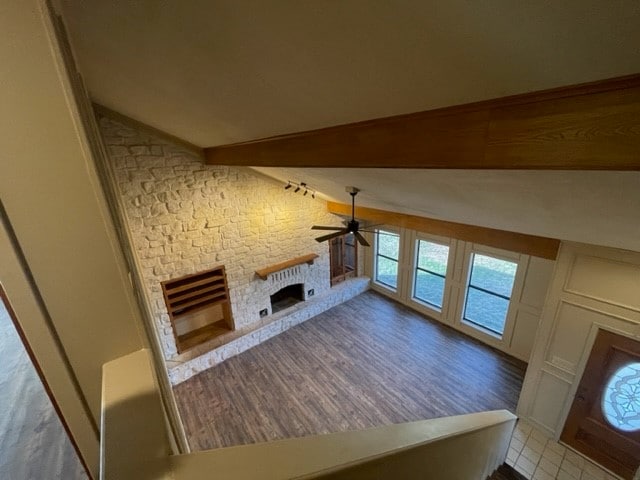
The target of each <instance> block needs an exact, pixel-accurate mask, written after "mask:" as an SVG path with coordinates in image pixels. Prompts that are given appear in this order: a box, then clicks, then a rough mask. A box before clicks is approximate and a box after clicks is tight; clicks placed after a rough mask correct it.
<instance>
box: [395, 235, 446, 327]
mask: <svg viewBox="0 0 640 480" xmlns="http://www.w3.org/2000/svg"><path fill="white" fill-rule="evenodd" d="M408 237H409V242H410V246H411V248H410V250H408V252H409V254H410V258H411V266H410V269H409V284H408V288H407V289H406V290H405V291H406V301H407V304H408V305H410V306H411V308H414V309H415V310H418V311H419V312H421V313H424V314H425V315H427V316H429V317H431V318H435V319H436V320H439V321H441V322H444V319H446V318H447V317H448V315H447V314H448V311H449V306H450V299H451V278H452V277H453V270H454V263H455V254H456V246H457V245H456V243H457V242H456V240H455V239H453V238H447V237H441V236H438V235H431V234H428V233H422V232H415V231H412V232H411V234H410V235H408ZM419 240H424V241H427V242H431V243H436V244H438V245H445V246H447V247H449V256H448V258H447V271H446V272H445V279H444V295H443V297H442V308H441V309H437V308H436V307H435V306H434V305H431V304H429V303H427V302H423V301H421V300H420V299H417V298H415V296H414V294H415V291H414V290H415V274H416V269H417V267H418V241H419Z"/></svg>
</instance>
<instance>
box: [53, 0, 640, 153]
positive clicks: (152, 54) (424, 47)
mask: <svg viewBox="0 0 640 480" xmlns="http://www.w3.org/2000/svg"><path fill="white" fill-rule="evenodd" d="M58 2H59V3H61V4H62V9H63V13H64V17H65V21H66V24H67V27H68V30H69V33H70V36H71V39H72V43H73V46H74V48H75V52H76V55H77V60H78V63H79V64H80V68H81V71H82V73H83V75H84V77H85V81H86V83H87V86H88V88H89V90H90V92H91V95H92V96H93V98H94V99H95V100H96V101H97V102H98V103H101V104H103V105H105V106H106V107H109V108H111V109H113V110H116V111H118V112H120V113H123V114H125V115H128V116H130V117H132V118H135V119H136V120H140V121H142V122H144V123H147V124H149V125H152V126H154V127H157V128H159V129H161V130H164V131H166V132H169V133H171V134H173V135H175V136H178V137H180V138H183V139H185V140H188V141H190V142H192V143H194V144H196V145H199V146H203V147H208V146H214V145H220V144H227V143H233V142H239V141H245V140H252V139H256V138H262V137H266V136H271V135H276V134H283V133H292V132H297V131H302V130H308V129H314V128H319V127H325V126H329V125H338V124H343V123H350V122H355V121H358V120H368V119H372V118H377V117H384V116H389V115H396V114H401V113H408V112H416V111H421V110H427V109H431V108H436V107H442V106H447V105H454V104H461V103H467V102H471V101H476V100H483V99H489V98H496V97H501V96H505V95H509V94H515V93H522V92H527V91H532V90H540V89H545V88H551V87H556V86H561V85H569V84H575V83H580V82H586V81H592V80H598V79H602V78H609V77H614V76H619V75H625V74H631V73H637V72H639V71H640V48H639V46H640V2H638V1H637V0H619V1H611V0H561V1H558V0H518V1H513V0H491V1H477V0H438V1H436V0H430V1H429V0H333V1H331V0H184V1H158V0H137V1H130V0H126V1H125V0H109V1H105V0H58Z"/></svg>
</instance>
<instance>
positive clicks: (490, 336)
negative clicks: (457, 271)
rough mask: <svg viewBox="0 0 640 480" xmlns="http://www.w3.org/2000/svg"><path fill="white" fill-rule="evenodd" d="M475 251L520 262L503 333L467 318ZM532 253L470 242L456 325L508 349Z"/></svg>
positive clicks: (457, 304)
mask: <svg viewBox="0 0 640 480" xmlns="http://www.w3.org/2000/svg"><path fill="white" fill-rule="evenodd" d="M474 253H477V254H480V255H487V256H490V257H494V258H497V259H500V260H506V261H509V262H514V263H515V264H516V265H517V270H516V275H515V278H514V280H513V289H512V291H511V298H510V300H509V308H508V310H507V317H506V319H505V323H504V332H503V334H502V336H499V335H498V334H496V333H494V332H491V331H489V330H485V329H483V328H482V327H480V326H477V325H475V324H472V323H470V322H468V321H466V320H464V318H463V317H464V309H465V302H466V296H467V288H468V285H469V275H470V273H471V258H472V255H473V254H474ZM527 262H528V255H523V254H519V253H516V252H510V251H507V250H500V249H497V248H492V247H487V246H484V245H478V244H473V243H468V244H466V246H465V249H464V253H463V265H462V275H461V278H460V288H459V298H458V301H457V302H456V313H455V317H454V318H455V325H456V327H457V328H458V329H459V330H460V331H462V332H464V333H466V334H467V335H469V336H471V337H474V338H477V339H478V340H481V341H482V342H484V343H487V344H489V345H492V346H495V347H497V348H499V349H501V350H508V348H509V346H510V345H511V339H512V337H513V332H514V329H515V320H516V313H517V310H518V299H519V298H520V296H521V293H522V288H523V286H524V280H525V275H526V270H527V268H526V267H527Z"/></svg>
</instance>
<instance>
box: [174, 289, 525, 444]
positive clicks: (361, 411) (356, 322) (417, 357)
mask: <svg viewBox="0 0 640 480" xmlns="http://www.w3.org/2000/svg"><path fill="white" fill-rule="evenodd" d="M525 368H526V364H525V363H524V362H521V361H520V360H517V359H515V358H512V357H509V356H507V355H505V354H503V353H501V352H498V351H496V350H494V349H492V348H490V347H487V346H485V345H483V344H482V343H480V342H478V341H476V340H474V339H472V338H470V337H467V336H465V335H463V334H461V333H459V332H457V331H455V330H453V329H451V328H447V327H444V326H443V325H441V324H439V323H437V322H435V321H431V320H428V319H426V318H425V317H424V316H422V315H420V314H418V313H416V312H414V311H412V310H410V309H408V308H406V307H404V306H402V305H400V304H398V303H395V302H393V301H391V300H388V299H387V298H385V297H383V296H382V295H379V294H377V293H374V292H371V291H369V292H366V293H364V294H362V295H360V296H358V297H356V298H354V299H353V300H350V301H348V302H346V303H343V304H342V305H339V306H337V307H334V308H332V309H331V310H329V311H327V312H325V313H323V314H321V315H318V316H317V317H315V318H313V319H311V320H308V321H307V322H305V323H303V324H301V325H298V326H296V327H294V328H292V329H290V330H288V331H286V332H284V333H282V334H280V335H278V336H277V337H275V338H272V339H271V340H268V341H267V342H265V343H263V344H261V345H259V346H257V347H254V348H252V349H251V350H248V351H246V352H244V353H242V354H240V355H238V356H236V357H233V358H231V359H229V360H227V361H225V362H224V363H222V364H220V365H218V366H216V367H214V368H212V369H210V370H207V371H206V372H203V373H201V374H199V375H197V376H195V377H193V378H191V379H189V380H187V381H186V382H184V383H182V384H180V385H178V386H177V387H175V393H176V398H177V401H178V404H179V408H180V411H181V413H182V418H183V421H184V423H185V428H186V430H187V435H188V437H189V441H190V444H191V448H192V449H193V450H194V451H195V450H206V449H211V448H219V447H226V446H231V445H240V444H248V443H256V442H264V441H270V440H276V439H283V438H291V437H300V436H306V435H314V434H321V433H330V432H338V431H345V430H353V429H362V428H368V427H374V426H380V425H387V424H393V423H401V422H408V421H414V420H421V419H426V418H436V417H441V416H446V415H457V414H463V413H470V412H478V411H483V410H493V409H500V408H506V409H509V410H511V411H514V410H515V407H516V403H517V400H518V396H519V394H520V388H521V386H522V380H523V377H524V372H525Z"/></svg>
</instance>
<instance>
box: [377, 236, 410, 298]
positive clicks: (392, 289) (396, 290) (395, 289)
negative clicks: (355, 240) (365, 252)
mask: <svg viewBox="0 0 640 480" xmlns="http://www.w3.org/2000/svg"><path fill="white" fill-rule="evenodd" d="M380 231H382V232H384V233H387V234H392V235H397V236H398V258H397V259H396V258H391V257H388V256H387V255H382V254H379V253H378V246H379V238H380V234H379V232H380ZM370 235H371V236H372V237H373V245H372V247H373V248H372V250H373V256H372V257H373V258H372V273H373V275H372V277H373V278H372V283H374V284H375V285H376V286H378V287H381V288H384V289H385V290H387V291H389V292H393V293H394V294H396V295H398V293H399V292H400V291H401V289H402V274H401V265H402V263H401V258H402V251H403V245H402V242H403V237H402V235H401V232H400V231H399V230H397V229H395V228H393V227H389V226H387V225H379V226H378V227H377V228H376V229H375V232H374V233H371V234H370ZM378 257H383V258H386V259H387V260H391V261H394V262H396V263H397V265H398V268H397V274H396V286H395V287H394V286H393V285H389V284H388V283H384V282H382V281H380V280H378Z"/></svg>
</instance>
